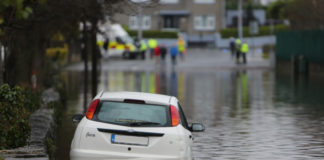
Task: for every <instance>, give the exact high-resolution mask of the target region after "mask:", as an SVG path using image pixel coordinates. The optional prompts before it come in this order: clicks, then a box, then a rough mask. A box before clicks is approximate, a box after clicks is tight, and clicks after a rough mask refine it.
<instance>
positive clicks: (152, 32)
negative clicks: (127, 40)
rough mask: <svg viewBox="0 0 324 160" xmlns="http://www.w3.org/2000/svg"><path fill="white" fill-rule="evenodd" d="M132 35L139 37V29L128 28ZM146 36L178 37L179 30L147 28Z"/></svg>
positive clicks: (144, 34)
mask: <svg viewBox="0 0 324 160" xmlns="http://www.w3.org/2000/svg"><path fill="white" fill-rule="evenodd" d="M126 31H127V32H128V34H129V35H130V36H131V37H137V31H135V30H126ZM143 37H144V38H177V37H178V32H175V31H159V30H145V31H143Z"/></svg>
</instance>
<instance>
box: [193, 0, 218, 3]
mask: <svg viewBox="0 0 324 160" xmlns="http://www.w3.org/2000/svg"><path fill="white" fill-rule="evenodd" d="M194 2H195V3H198V4H212V3H215V0H194Z"/></svg>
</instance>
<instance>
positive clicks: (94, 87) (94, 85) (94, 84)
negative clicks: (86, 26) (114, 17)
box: [91, 22, 98, 98]
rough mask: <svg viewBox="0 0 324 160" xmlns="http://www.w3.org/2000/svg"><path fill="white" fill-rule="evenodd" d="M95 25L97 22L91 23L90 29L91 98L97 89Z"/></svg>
mask: <svg viewBox="0 0 324 160" xmlns="http://www.w3.org/2000/svg"><path fill="white" fill-rule="evenodd" d="M96 24H97V22H93V23H92V29H91V47H92V57H91V59H92V75H91V80H92V81H91V82H92V85H91V86H92V98H94V97H95V96H96V95H97V88H98V73H97V72H98V70H97V66H98V56H97V55H98V48H97V35H96V27H95V26H96Z"/></svg>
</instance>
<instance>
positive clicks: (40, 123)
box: [0, 88, 60, 160]
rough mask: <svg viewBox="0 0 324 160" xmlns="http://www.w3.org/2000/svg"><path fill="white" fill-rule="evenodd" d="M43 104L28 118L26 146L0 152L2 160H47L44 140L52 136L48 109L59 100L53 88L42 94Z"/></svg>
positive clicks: (50, 111) (51, 114)
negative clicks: (29, 132)
mask: <svg viewBox="0 0 324 160" xmlns="http://www.w3.org/2000/svg"><path fill="white" fill-rule="evenodd" d="M42 100H43V103H42V105H41V107H40V108H39V109H38V110H37V111H35V112H34V113H33V114H32V115H31V116H30V118H29V124H30V127H31V134H30V137H29V139H28V145H26V146H23V147H19V148H16V149H10V150H0V157H2V158H3V159H4V160H22V159H33V160H48V159H49V156H48V154H47V146H46V143H45V142H46V140H47V138H51V137H53V134H54V129H53V128H54V125H55V123H54V118H53V114H54V109H53V108H49V107H48V103H49V102H53V101H54V102H55V101H59V100H60V95H59V93H58V92H56V91H55V90H54V89H53V88H50V89H47V90H45V91H44V92H43V93H42Z"/></svg>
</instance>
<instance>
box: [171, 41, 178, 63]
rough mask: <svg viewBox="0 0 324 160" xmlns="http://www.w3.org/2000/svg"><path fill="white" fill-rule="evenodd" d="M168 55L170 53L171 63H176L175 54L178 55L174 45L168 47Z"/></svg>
mask: <svg viewBox="0 0 324 160" xmlns="http://www.w3.org/2000/svg"><path fill="white" fill-rule="evenodd" d="M170 55H171V61H172V65H173V66H174V65H176V64H177V55H178V48H177V47H176V46H172V47H171V48H170Z"/></svg>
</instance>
